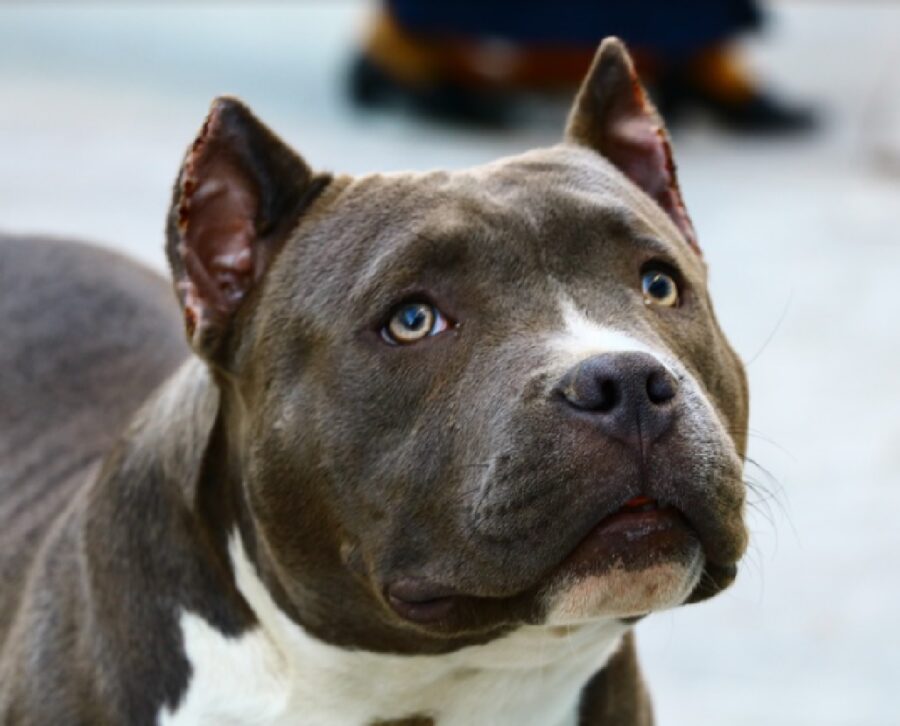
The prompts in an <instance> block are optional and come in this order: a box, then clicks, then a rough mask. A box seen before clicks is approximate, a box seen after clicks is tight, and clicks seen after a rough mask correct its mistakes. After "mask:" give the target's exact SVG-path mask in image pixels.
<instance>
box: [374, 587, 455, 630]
mask: <svg viewBox="0 0 900 726" xmlns="http://www.w3.org/2000/svg"><path fill="white" fill-rule="evenodd" d="M385 595H386V598H387V601H388V603H389V604H390V606H391V608H392V609H393V610H394V612H395V613H397V615H399V616H400V617H402V618H404V619H405V620H410V621H412V622H415V623H421V624H427V623H434V622H437V621H439V620H443V619H444V618H446V617H447V616H448V615H449V614H450V612H451V611H452V610H453V608H454V606H455V605H456V604H457V602H458V601H459V599H460V593H459V591H457V590H455V589H453V588H450V587H447V586H445V585H440V584H438V583H434V582H430V581H428V580H422V579H418V578H404V579H400V580H396V581H395V582H392V583H391V584H389V585H388V586H387V587H386V588H385Z"/></svg>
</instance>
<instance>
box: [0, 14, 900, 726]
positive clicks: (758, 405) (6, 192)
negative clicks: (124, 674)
mask: <svg viewBox="0 0 900 726" xmlns="http://www.w3.org/2000/svg"><path fill="white" fill-rule="evenodd" d="M400 4H401V5H406V6H409V5H410V3H408V2H407V3H400ZM463 4H464V5H467V6H468V5H469V3H463ZM487 4H489V3H485V7H486V6H487ZM597 4H598V5H601V4H602V3H601V2H598V3H597ZM609 4H610V5H615V3H609ZM701 4H703V3H701ZM422 5H423V6H425V5H427V3H422ZM574 5H577V6H579V7H581V6H582V3H580V2H576V3H574ZM574 5H573V6H569V5H567V4H566V3H562V2H556V3H551V6H552V7H553V8H555V9H556V12H559V13H564V12H569V11H570V10H571V7H574ZM668 5H669V6H673V7H679V8H681V7H684V8H687V7H689V6H691V5H692V3H671V2H670V3H668ZM375 9H376V5H375V3H374V2H364V1H363V0H357V1H353V0H343V1H335V0H332V1H330V2H326V1H324V0H323V1H322V2H302V1H300V0H297V1H295V2H280V3H271V4H267V3H263V2H255V3H253V4H252V6H251V4H250V3H245V4H244V3H238V2H232V3H217V2H204V3H191V2H179V3H177V4H176V3H174V2H172V3H170V4H165V3H163V4H150V3H140V2H119V3H116V4H112V3H108V4H107V3H99V2H93V3H85V4H80V3H77V2H67V3H41V2H21V3H16V2H12V3H10V2H6V3H0V228H2V229H3V230H4V231H14V232H42V233H52V234H55V235H64V236H67V237H78V238H83V239H87V240H92V241H96V242H99V243H102V244H105V245H109V246H112V247H114V248H116V249H119V250H122V251H124V252H126V253H127V254H130V255H132V256H134V257H137V258H139V259H141V260H143V261H144V262H145V263H147V264H149V265H151V266H153V267H155V268H157V269H159V270H163V269H164V267H163V263H164V258H163V253H162V240H163V234H162V229H163V220H164V215H165V210H166V207H167V204H168V199H169V192H170V187H171V184H172V182H173V179H174V175H175V172H176V170H177V167H178V165H179V162H180V158H181V155H182V152H183V150H184V148H185V147H186V145H187V143H188V142H189V141H190V140H191V138H192V137H193V135H194V133H195V131H196V130H197V128H198V127H199V125H200V123H201V121H202V120H203V117H204V114H205V112H206V109H207V106H208V104H209V101H210V100H211V99H212V97H213V96H215V95H217V94H220V93H232V94H236V95H239V96H241V97H242V98H244V99H245V100H246V101H247V102H248V103H249V104H250V105H251V106H252V107H253V108H254V110H255V111H256V112H257V114H258V115H260V116H261V117H262V118H263V119H264V120H265V121H267V122H268V123H269V124H270V125H272V126H273V127H274V128H275V129H276V130H277V131H278V132H279V133H280V134H282V135H283V136H284V137H285V138H286V139H287V140H288V141H289V142H290V143H292V144H293V145H294V146H295V147H296V148H297V149H298V150H299V151H300V152H301V153H303V154H304V155H305V157H306V158H307V160H308V161H309V162H310V163H311V164H312V165H313V166H316V167H323V168H328V169H332V170H336V171H344V172H351V173H356V172H367V171H374V170H394V169H427V168H432V167H449V168H453V167H462V166H467V165H471V164H477V163H481V162H485V161H488V160H491V159H494V158H496V157H498V156H501V155H505V154H513V153H517V152H520V151H523V150H525V149H528V148H531V147H534V146H541V145H547V144H551V143H554V142H555V141H557V140H558V139H559V136H560V130H561V127H562V123H563V119H564V115H565V112H566V110H567V104H568V98H569V95H570V91H567V90H566V84H567V82H568V81H567V74H568V75H571V68H573V67H577V64H578V63H579V62H581V61H579V60H578V59H579V58H580V57H581V56H579V53H582V50H580V49H579V48H575V49H574V51H573V53H571V54H567V53H566V52H563V53H561V54H558V55H557V56H554V58H553V59H552V61H553V62H552V63H549V62H548V63H549V64H543V65H542V63H543V61H544V60H546V59H545V58H544V57H543V56H540V54H538V56H537V58H538V61H540V62H538V63H537V65H536V67H538V68H543V67H551V66H552V67H553V68H554V69H557V70H558V71H559V72H558V73H556V72H555V75H554V76H553V77H552V78H549V79H548V78H545V77H541V76H540V73H535V72H534V71H533V69H532V70H531V71H527V72H524V74H519V75H518V76H516V74H515V73H512V74H511V73H510V72H509V68H510V64H509V58H510V57H517V58H521V57H523V56H522V55H521V54H520V55H519V56H515V54H514V53H513V55H512V56H511V53H512V51H521V49H522V46H521V44H520V45H518V46H517V45H516V42H517V41H521V40H522V37H524V36H523V35H522V34H523V33H524V34H525V35H527V33H526V32H525V31H523V30H522V28H514V29H513V31H515V32H516V33H519V36H514V37H506V38H499V39H498V38H496V37H494V35H495V34H496V32H497V29H496V28H488V31H487V37H486V40H485V39H484V38H477V40H478V42H477V43H475V44H474V45H472V44H468V43H462V45H460V44H459V43H457V42H456V41H452V42H450V41H448V42H447V43H443V44H442V43H436V42H435V43H428V42H426V43H425V45H424V47H425V49H426V50H425V51H422V47H423V46H422V43H421V42H420V41H421V37H422V36H421V34H420V31H421V28H420V27H418V26H416V23H420V24H421V23H425V24H426V25H427V22H426V21H427V18H426V19H425V20H422V18H419V19H418V20H416V19H415V17H413V18H412V20H410V21H409V22H410V23H411V25H410V27H408V28H402V27H401V28H399V30H398V27H397V25H396V23H395V24H394V25H393V26H391V27H388V28H387V30H386V29H385V25H384V21H385V17H384V15H380V16H379V15H376V13H375ZM761 9H762V11H763V12H764V15H765V16H766V18H767V22H766V23H764V25H763V27H762V30H761V32H754V33H752V34H746V33H740V34H737V32H738V30H743V26H742V25H741V23H736V24H735V28H734V31H735V33H734V37H733V38H732V37H731V36H729V37H728V40H729V41H731V40H734V41H735V42H733V43H731V42H730V43H729V44H728V45H727V58H725V59H724V60H723V57H721V55H719V56H716V57H717V62H720V64H721V68H722V73H720V74H719V76H718V77H719V78H720V79H721V77H724V78H726V80H728V83H726V86H728V88H726V89H725V90H724V91H723V93H724V94H725V95H724V96H722V97H720V98H718V99H716V98H712V100H710V98H709V95H708V94H707V95H705V96H704V95H703V93H705V92H706V91H709V90H710V87H705V88H700V90H699V91H698V89H697V87H696V83H700V82H705V81H704V79H703V78H701V77H699V76H697V75H696V74H695V75H694V76H692V75H691V69H692V68H693V66H691V64H690V62H688V61H689V60H690V59H687V60H685V58H686V56H684V55H683V54H682V55H679V56H678V62H677V63H675V62H673V61H671V57H670V56H666V55H665V54H660V53H656V54H654V52H653V51H654V49H653V47H651V46H652V43H647V42H644V43H643V46H642V48H641V49H640V56H641V57H640V60H641V64H642V68H644V69H646V71H647V73H648V74H650V75H651V76H652V78H651V79H650V80H652V81H653V82H654V84H655V86H656V87H657V90H658V92H659V93H660V94H661V96H662V98H663V100H664V103H665V105H666V107H667V109H670V110H671V112H672V113H673V114H677V119H678V120H679V122H680V123H679V124H678V126H677V128H676V129H675V151H676V158H677V160H678V162H679V170H680V174H681V183H682V189H683V191H684V195H685V197H686V200H687V203H688V207H689V209H690V211H691V213H692V217H693V220H694V223H695V225H696V227H697V229H698V233H699V238H700V242H701V245H702V246H703V247H704V250H705V255H706V258H707V260H708V262H709V265H710V270H711V287H712V292H713V299H714V300H715V302H716V304H717V310H718V314H719V317H720V319H721V322H722V325H723V327H724V328H725V330H726V332H727V333H728V335H729V337H730V338H731V340H732V341H733V343H734V344H735V346H736V348H737V350H738V351H739V353H740V354H741V355H742V356H743V358H744V359H745V361H747V363H748V372H749V375H750V382H751V391H752V395H751V401H752V409H753V410H752V420H751V427H752V433H751V451H750V456H751V458H752V460H753V462H754V463H751V464H749V465H748V471H747V474H748V477H749V479H750V480H751V481H752V482H753V483H754V484H755V485H756V487H755V491H754V492H753V493H752V494H751V502H752V503H753V506H752V509H751V511H750V523H751V529H752V530H753V537H754V541H753V546H752V550H751V552H750V554H749V555H748V557H747V560H746V562H745V565H744V567H743V570H742V572H741V575H740V577H739V580H738V583H737V584H736V586H734V587H733V588H732V589H730V590H729V591H727V592H726V593H725V594H723V595H722V596H720V597H718V598H716V599H714V600H713V601H711V602H709V603H705V604H702V605H697V606H691V607H689V608H683V609H680V610H677V611H674V612H671V613H664V614H661V615H656V616H654V617H652V618H649V619H648V620H646V621H645V622H642V623H641V624H640V625H639V626H638V633H639V647H640V650H641V652H642V658H643V663H644V668H645V671H646V675H647V678H648V680H649V682H650V686H651V691H652V693H653V696H654V700H655V703H656V708H657V714H658V720H659V722H660V723H661V724H665V725H668V726H678V725H680V724H692V725H693V724H729V725H743V724H747V725H748V726H749V725H753V726H759V725H760V724H766V725H767V726H773V725H780V724H784V725H785V726H787V725H789V724H790V725H791V726H796V725H797V724H815V725H816V726H826V725H831V724H835V725H837V724H866V725H868V724H872V725H875V724H884V725H886V726H887V725H890V724H898V723H900V705H898V700H897V697H896V688H897V683H898V680H900V567H898V564H897V558H898V557H900V526H898V523H897V513H898V512H900V386H898V383H897V381H898V370H900V362H898V361H900V335H898V327H900V323H898V320H900V307H898V294H900V293H898V290H900V285H898V280H900V233H898V230H900V4H896V3H893V2H887V0H885V1H884V2H866V1H865V0H845V1H844V2H839V1H838V0H833V1H831V2H824V1H822V2H815V1H814V0H808V1H807V2H801V1H799V0H796V1H793V2H792V1H789V0H782V1H781V2H773V3H770V4H767V5H763V6H762V8H761ZM670 10H671V8H670ZM573 12H574V11H573ZM687 12H688V11H687V10H685V13H687ZM692 12H693V11H692ZM414 15H415V13H413V16H414ZM694 15H696V13H694ZM476 19H477V18H476ZM692 22H694V20H693V19H692V18H691V17H689V14H686V15H685V19H684V23H685V24H688V25H690V23H692ZM570 25H571V24H570ZM575 25H578V23H577V22H575ZM582 25H584V24H583V23H582ZM748 26H749V23H748ZM426 30H427V29H426ZM526 30H527V29H526ZM582 30H584V29H583V28H582ZM398 32H399V39H398ZM428 32H432V31H428ZM465 32H466V33H469V35H470V36H471V35H472V33H473V32H474V31H472V29H471V28H467V29H466V31H465ZM511 32H512V31H511ZM600 32H601V33H602V32H603V31H600ZM616 32H622V31H620V30H616ZM385 34H386V35H385ZM476 34H477V33H476ZM492 34H494V35H492ZM623 34H624V33H623ZM458 36H459V33H457V35H456V36H454V37H458ZM526 40H529V39H528V38H526ZM530 40H533V39H530ZM707 40H708V39H707ZM707 40H704V43H705V44H706V45H705V47H704V49H702V50H704V52H707V51H708V50H709V45H710V44H709V42H707ZM482 41H484V42H482ZM526 45H527V44H526ZM385 48H387V50H385ZM411 48H412V50H410V49H411ZM416 48H418V50H416ZM473 48H474V50H473ZM573 48H574V46H573ZM398 49H399V50H398ZM435 49H437V50H435ZM714 50H715V49H714ZM717 52H718V51H717ZM415 53H419V54H420V55H418V56H417V55H415ZM423 53H424V55H423ZM410 54H412V55H410ZM526 55H527V54H526ZM582 55H583V53H582ZM410 57H412V60H410ZM397 58H400V60H397ZM460 58H462V60H461V61H460ZM528 58H531V56H528ZM473 59H475V60H473ZM532 60H533V58H532ZM473 62H474V63H476V71H478V70H479V69H480V71H479V72H481V71H483V72H484V73H483V75H485V78H474V79H473V74H472V68H471V67H470V64H471V63H473ZM460 63H461V64H462V66H463V69H462V71H460V70H459V69H460ZM479 63H481V64H482V65H478V64H479ZM504 63H505V64H506V65H504ZM734 63H737V64H738V65H739V70H738V75H739V76H740V78H738V79H737V80H735V75H734V73H735V71H734V67H733V66H734ZM467 64H469V65H467ZM423 65H428V67H429V68H432V72H431V74H430V75H427V77H425V78H422V77H416V76H415V73H413V74H412V75H408V74H407V71H409V69H410V68H412V69H415V68H418V67H422V66H423ZM527 65H528V64H527V63H526V66H527ZM534 65H535V64H534V63H532V66H534ZM517 67H520V66H517ZM716 67H719V66H716ZM435 68H436V69H437V70H434V69H435ZM448 68H449V69H451V70H449V71H448V70H447V69H448ZM673 69H674V70H675V71H677V72H675V73H674V75H673V73H672V72H671V71H672V70H673ZM729 74H730V75H729ZM476 75H477V74H476ZM513 76H516V77H513ZM673 78H674V81H673V80H672V79H673ZM707 80H708V79H707ZM695 82H696V83H695ZM711 82H712V83H714V84H715V83H717V81H715V79H714V80H713V81H711ZM747 83H750V88H749V91H748V88H747ZM691 84H695V85H691ZM729 84H730V85H729ZM742 84H743V91H742V93H744V96H740V93H738V97H740V98H744V99H747V98H751V97H752V99H753V100H754V103H756V102H757V101H759V97H760V94H762V95H763V96H764V101H765V103H767V104H769V107H768V110H770V111H771V110H772V108H773V105H772V104H774V110H775V112H777V113H781V112H784V113H785V114H787V117H786V118H783V119H782V120H786V123H784V124H774V127H775V128H772V125H771V124H767V123H763V124H758V123H755V122H754V123H746V119H742V118H741V117H740V114H739V113H738V115H737V116H736V115H735V113H737V112H736V111H735V109H734V108H731V107H729V106H728V103H731V101H733V100H734V98H735V96H730V95H729V94H730V93H731V90H734V89H735V88H737V89H740V88H741V87H742ZM538 86H540V88H538ZM551 86H552V89H551V90H552V91H553V93H550V94H546V93H544V91H546V90H547V88H548V87H551ZM513 87H515V88H516V92H517V94H518V92H519V91H520V90H521V89H522V88H523V87H524V88H525V90H526V91H527V93H525V94H524V95H517V96H516V99H515V101H512V100H509V101H507V95H506V94H507V92H508V91H510V90H511V89H512V88H513ZM729 88H730V89H731V90H728V89H729ZM448 89H449V90H448ZM713 90H720V91H721V90H722V89H721V88H719V87H718V86H716V87H715V88H714V89H713ZM535 91H540V92H541V93H535ZM701 91H702V92H703V93H701ZM435 93H436V94H437V95H435ZM748 93H749V95H747V94H748ZM423 94H424V95H423ZM354 99H355V101H354ZM719 101H723V102H724V103H725V104H726V106H725V108H724V111H723V107H722V104H721V103H718V102H719ZM717 103H718V105H717ZM806 104H811V107H814V110H815V112H816V113H815V116H814V117H813V116H812V115H810V114H809V113H808V112H807V106H806ZM758 110H759V109H758V108H757V109H756V110H754V111H753V113H757V112H758ZM763 110H764V111H765V110H766V109H763ZM482 112H484V113H482ZM448 117H450V118H449V119H448ZM753 118H756V117H755V116H754V117H753ZM460 121H462V122H463V123H460ZM751 121H753V119H752V118H751Z"/></svg>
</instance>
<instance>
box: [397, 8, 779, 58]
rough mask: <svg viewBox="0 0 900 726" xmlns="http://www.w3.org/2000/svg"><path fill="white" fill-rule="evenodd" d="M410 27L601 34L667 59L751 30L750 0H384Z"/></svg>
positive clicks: (535, 38) (581, 40)
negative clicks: (613, 36)
mask: <svg viewBox="0 0 900 726" xmlns="http://www.w3.org/2000/svg"><path fill="white" fill-rule="evenodd" d="M385 5H386V6H387V9H388V12H389V13H390V14H391V15H392V16H393V18H394V20H395V21H396V22H397V23H398V24H399V25H400V26H402V27H403V28H405V29H406V30H408V31H410V32H414V33H421V34H423V35H438V36H443V37H446V36H458V37H465V38H468V39H483V40H486V39H490V38H499V39H502V40H505V41H510V42H513V43H520V44H525V45H560V46H585V47H588V48H591V49H593V48H595V47H596V46H597V43H598V42H599V41H600V40H601V39H602V38H604V37H605V36H607V35H617V36H619V37H620V38H622V39H623V40H625V41H626V42H627V43H628V44H629V45H632V46H635V47H644V48H652V49H653V51H654V52H655V53H657V54H660V55H665V56H669V57H673V58H678V57H681V56H686V55H689V54H691V53H693V52H696V51H697V50H698V49H700V48H706V47H709V46H711V45H714V44H717V43H721V42H722V41H724V40H727V39H730V38H732V37H734V36H735V35H736V34H738V33H740V32H743V31H746V30H750V29H753V28H756V27H758V26H759V24H760V23H761V21H762V14H761V12H760V10H759V7H758V5H757V3H756V2H753V0H607V1H604V0H557V1H556V2H547V0H386V3H385Z"/></svg>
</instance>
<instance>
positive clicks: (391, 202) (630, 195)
mask: <svg viewBox="0 0 900 726" xmlns="http://www.w3.org/2000/svg"><path fill="white" fill-rule="evenodd" d="M327 212H328V213H327V214H326V215H324V216H321V217H320V218H319V223H318V224H317V225H316V230H315V237H317V238H318V239H317V240H316V242H315V244H314V245H312V247H313V248H314V249H315V250H317V251H318V252H320V253H321V252H323V251H324V250H325V249H327V250H329V251H328V252H327V253H326V254H325V260H326V261H325V264H327V265H329V266H330V268H331V271H332V272H334V271H335V268H336V267H340V268H341V272H340V274H337V275H328V277H332V278H336V279H343V280H348V279H352V280H353V281H354V284H353V293H352V294H353V297H355V298H372V300H370V302H373V303H377V302H378V300H377V298H378V297H379V294H380V293H383V294H395V293H396V291H397V290H398V289H400V290H402V289H404V288H406V287H409V286H410V285H413V284H415V282H417V281H421V282H427V281H428V279H429V278H430V277H431V278H433V277H440V276H445V275H453V274H454V273H455V272H456V271H459V272H460V274H466V275H472V274H473V273H474V272H477V275H478V277H479V279H480V280H481V281H482V282H486V281H490V282H492V283H496V284H503V283H513V284H514V283H515V282H516V281H517V280H521V279H524V278H527V277H529V276H532V275H540V276H544V277H546V276H551V277H552V276H555V275H557V274H558V275H561V276H566V275H569V274H571V272H572V270H573V269H578V268H579V265H578V263H577V260H578V259H579V258H581V257H586V258H589V259H590V260H591V263H592V264H591V266H592V267H593V265H594V263H597V264H599V262H598V261H602V258H603V257H605V256H610V255H614V254H615V253H616V252H617V251H618V250H621V249H622V248H623V246H626V245H627V246H631V247H642V248H645V249H646V251H647V252H648V253H649V254H660V255H666V256H668V257H670V258H672V259H673V260H674V261H675V262H681V261H684V264H686V265H688V266H690V265H692V264H694V265H695V264H697V257H696V255H695V254H694V253H693V251H692V250H691V249H690V248H689V247H688V245H687V243H686V242H685V241H684V239H683V238H682V237H681V235H680V234H679V232H678V231H677V229H676V228H675V226H674V225H673V224H672V223H671V221H670V220H669V218H668V217H667V216H666V215H665V213H663V211H662V210H661V209H659V207H658V206H657V205H656V204H655V203H654V202H653V201H652V200H650V199H649V198H648V197H646V195H644V194H643V193H642V192H641V191H640V190H638V189H637V188H636V187H635V186H634V185H633V184H631V182H629V181H628V180H627V179H626V178H625V177H624V176H623V175H622V174H621V173H620V172H619V171H618V170H617V169H615V168H614V167H613V166H612V165H611V164H610V163H608V162H607V161H606V160H605V159H603V158H602V157H601V156H599V155H598V154H596V153H594V152H592V151H590V150H585V149H581V148H578V147H574V146H569V145H559V146H556V147H552V148H549V149H541V150H538V151H533V152H529V153H526V154H522V155H520V156H515V157H510V158H507V159H502V160H499V161H496V162H493V163H490V164H486V165H484V166H479V167H474V168H470V169H464V170H460V171H450V172H447V171H439V172H427V173H402V174H377V175H372V176H368V177H360V178H358V179H354V180H352V181H350V182H349V183H347V184H346V186H344V187H343V188H342V189H341V191H340V194H339V196H338V198H336V199H333V200H331V201H330V202H329V203H328V205H327ZM307 248H308V249H309V246H308V245H307ZM620 256H621V255H620ZM324 272H325V271H323V274H324ZM319 279H322V278H321V277H320V278H319Z"/></svg>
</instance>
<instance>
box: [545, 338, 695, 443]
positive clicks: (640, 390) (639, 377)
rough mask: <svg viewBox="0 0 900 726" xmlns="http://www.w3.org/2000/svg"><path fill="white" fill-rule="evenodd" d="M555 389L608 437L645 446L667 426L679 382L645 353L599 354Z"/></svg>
mask: <svg viewBox="0 0 900 726" xmlns="http://www.w3.org/2000/svg"><path fill="white" fill-rule="evenodd" d="M557 390H558V392H559V393H560V394H562V396H563V398H564V399H565V400H566V402H567V403H568V404H569V405H570V406H571V407H573V408H575V409H578V410H579V411H584V412H586V413H589V414H592V417H593V420H594V421H595V422H596V425H597V426H598V427H599V428H600V429H601V430H602V431H603V432H604V433H606V434H607V435H608V436H611V437H612V438H614V439H618V440H619V441H622V442H623V443H626V444H631V445H634V446H644V445H646V444H650V443H652V442H653V441H655V440H656V439H658V438H659V437H660V436H662V434H664V433H665V432H666V430H667V429H668V428H669V426H671V424H672V421H673V419H674V417H675V410H676V406H675V402H676V400H677V397H678V382H677V381H676V380H675V378H674V376H672V374H671V373H669V371H668V370H667V369H666V368H665V366H663V365H662V363H660V362H659V360H657V359H656V358H655V357H654V356H652V355H650V354H649V353H641V352H627V353H603V354H601V355H595V356H593V357H591V358H587V359H585V360H583V361H581V362H580V363H579V364H578V365H576V366H574V367H573V368H572V369H571V370H569V372H568V373H566V374H565V375H564V376H563V378H562V380H561V381H560V382H559V384H558V386H557Z"/></svg>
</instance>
